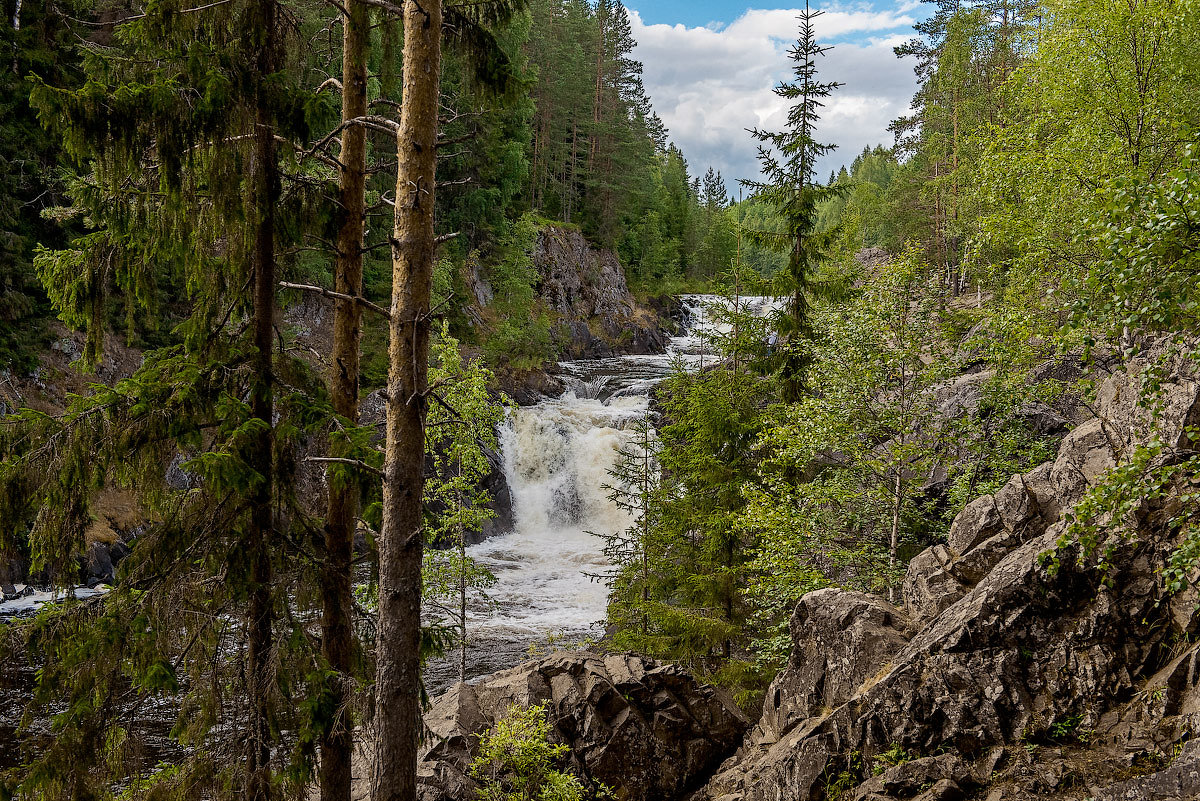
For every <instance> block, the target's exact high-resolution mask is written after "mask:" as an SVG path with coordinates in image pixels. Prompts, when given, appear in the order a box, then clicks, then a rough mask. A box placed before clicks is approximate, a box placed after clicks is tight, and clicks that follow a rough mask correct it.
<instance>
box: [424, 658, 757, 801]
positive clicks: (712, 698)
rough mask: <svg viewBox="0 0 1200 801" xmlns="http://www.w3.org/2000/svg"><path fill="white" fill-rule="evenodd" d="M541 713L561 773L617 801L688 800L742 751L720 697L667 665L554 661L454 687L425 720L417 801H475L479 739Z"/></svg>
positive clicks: (735, 723)
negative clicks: (511, 716) (473, 768)
mask: <svg viewBox="0 0 1200 801" xmlns="http://www.w3.org/2000/svg"><path fill="white" fill-rule="evenodd" d="M534 704H545V705H546V709H547V715H548V718H549V721H550V724H551V734H550V737H551V740H552V741H553V742H558V743H563V744H565V745H567V746H568V747H569V749H570V752H569V756H568V758H567V759H566V761H565V764H564V767H565V768H566V769H568V770H570V771H571V772H572V773H574V774H576V775H577V776H579V777H580V778H581V780H583V781H584V782H585V783H586V784H588V785H591V786H594V785H596V784H598V783H603V784H605V785H607V786H609V787H611V788H612V790H613V792H614V794H615V796H616V798H617V799H620V800H621V801H671V799H676V798H680V797H682V796H683V795H684V794H685V793H686V792H688V791H690V790H694V789H695V788H696V787H698V786H699V784H701V783H702V782H703V780H705V779H706V778H707V777H708V775H709V774H710V773H711V772H712V771H713V770H714V769H715V768H716V767H717V766H718V765H720V763H721V761H722V760H723V759H724V758H725V757H727V756H728V755H729V754H731V753H732V752H733V750H734V749H736V748H737V746H738V744H739V743H740V742H741V739H742V735H743V733H744V732H745V730H746V729H747V728H748V727H749V725H750V721H749V720H748V719H747V718H746V716H745V715H744V714H742V712H741V711H740V710H739V709H738V708H737V706H736V705H735V704H734V703H733V701H732V699H731V698H730V697H729V696H728V694H726V693H725V692H723V691H721V690H717V689H715V688H713V687H710V686H708V685H705V684H702V683H700V682H698V681H697V680H696V679H695V678H693V677H692V676H691V675H690V674H688V673H687V672H686V671H685V670H683V669H682V668H680V667H678V666H676V665H669V664H663V663H659V662H656V661H654V660H651V659H646V658H643V657H638V656H631V655H626V654H607V655H602V654H599V653H595V652H591V651H580V652H566V651H561V652H557V653H554V654H551V655H550V656H548V657H546V658H544V659H540V660H534V661H530V662H526V663H524V664H522V665H519V666H517V667H515V668H512V669H511V670H506V671H503V672H501V673H498V674H496V675H494V676H492V677H490V678H488V679H484V680H483V681H481V682H479V683H478V684H475V685H466V684H459V685H457V686H456V687H454V688H452V689H451V690H450V691H448V692H447V693H445V694H444V695H442V696H441V697H440V698H438V699H437V700H436V701H435V702H434V703H433V705H432V706H431V707H430V709H429V711H428V712H427V714H426V716H425V721H426V724H427V725H428V727H429V729H430V731H431V732H432V735H433V736H432V738H431V742H430V744H429V745H428V746H426V748H425V750H424V752H423V754H422V759H421V763H420V767H419V778H418V781H419V784H420V796H419V797H420V798H421V799H422V801H458V800H459V799H466V798H473V797H475V790H476V786H475V783H474V781H473V780H472V779H471V778H470V777H469V776H468V775H467V772H468V770H469V766H470V763H471V761H472V760H473V759H474V757H475V754H476V749H477V746H478V738H479V735H481V734H482V733H483V732H485V731H486V730H487V729H488V728H489V727H490V726H492V725H493V724H494V723H495V722H496V721H497V720H499V719H501V718H503V717H504V716H505V715H506V714H507V713H508V711H509V710H510V709H511V708H512V707H513V706H518V707H525V706H530V705H534Z"/></svg>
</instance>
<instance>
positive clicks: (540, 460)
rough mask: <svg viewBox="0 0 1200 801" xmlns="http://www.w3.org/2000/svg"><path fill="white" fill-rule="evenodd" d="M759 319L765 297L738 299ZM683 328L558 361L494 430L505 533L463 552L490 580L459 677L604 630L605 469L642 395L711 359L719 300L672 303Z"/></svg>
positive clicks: (617, 519) (474, 611)
mask: <svg viewBox="0 0 1200 801" xmlns="http://www.w3.org/2000/svg"><path fill="white" fill-rule="evenodd" d="M743 300H744V302H745V303H746V304H747V305H746V308H749V309H751V310H753V311H754V312H755V313H756V314H760V315H761V314H765V313H767V311H769V310H770V309H771V308H772V307H773V306H772V302H771V301H770V300H769V299H767V298H744V299H743ZM681 302H682V306H683V311H684V327H685V331H684V333H683V335H681V336H678V337H675V338H674V339H672V340H671V343H670V345H669V347H668V349H667V352H666V353H662V354H653V355H640V356H620V357H615V358H611V359H598V360H590V361H577V362H563V363H560V364H559V365H558V373H559V375H560V376H561V377H562V378H563V379H564V381H565V382H566V383H567V385H568V390H567V392H566V393H565V394H563V395H562V397H559V398H547V399H545V400H543V401H542V402H540V403H538V404H536V405H534V406H526V407H522V408H519V409H514V410H512V412H511V413H510V414H509V416H508V419H507V421H506V422H505V423H504V426H503V428H502V429H501V432H500V444H501V449H502V452H503V458H504V473H505V478H506V479H507V482H508V486H509V488H510V490H511V491H512V496H513V514H514V526H513V531H511V532H510V533H508V534H504V535H502V536H499V537H494V538H492V539H490V540H487V541H485V542H482V543H480V544H479V545H475V546H472V547H471V548H470V549H468V552H469V553H470V555H471V556H472V557H473V558H475V559H476V560H477V561H478V562H479V563H481V564H482V565H484V566H486V567H487V568H488V569H489V570H491V571H492V573H493V574H494V575H495V576H496V578H497V583H496V585H495V586H494V587H492V588H491V589H490V590H489V591H488V595H489V598H490V600H488V601H487V602H475V603H473V604H472V607H471V609H470V612H469V614H468V625H467V630H468V637H469V639H470V644H469V646H468V662H469V666H468V673H469V675H471V676H481V675H485V674H487V673H491V672H494V671H496V670H501V669H504V668H507V667H511V666H512V665H514V664H516V663H517V662H519V661H521V659H522V658H524V656H525V652H526V649H527V648H528V647H529V645H530V644H533V643H538V642H545V641H546V640H547V639H548V638H550V637H555V636H561V637H562V638H563V639H565V640H566V641H568V642H571V641H578V640H581V639H583V638H585V637H592V638H595V637H599V636H600V635H601V634H602V633H603V621H604V615H605V605H606V603H607V599H608V590H607V587H605V586H604V584H603V583H602V582H601V581H598V580H596V579H595V578H593V577H594V576H597V575H599V574H602V573H603V572H604V571H605V569H606V568H607V564H606V563H605V560H604V556H603V554H602V551H601V546H602V542H601V540H600V539H599V538H598V537H597V536H595V534H608V533H612V532H616V531H619V530H621V529H623V528H626V527H628V526H629V525H630V523H631V520H630V518H629V516H628V514H627V513H626V512H624V511H622V510H621V509H619V508H618V507H617V506H616V504H614V503H613V502H612V501H611V500H610V499H609V497H608V494H609V491H608V490H607V489H605V485H606V484H608V483H609V480H610V479H609V475H608V471H609V470H610V469H611V468H612V467H613V465H614V463H615V462H616V460H617V458H618V450H619V449H620V447H621V446H622V445H623V444H624V443H625V442H626V438H627V437H628V436H629V429H630V427H631V426H632V425H633V424H634V423H635V422H636V421H637V420H638V419H639V418H641V417H642V416H644V415H645V414H646V412H647V410H648V408H649V405H650V391H651V389H652V388H653V387H654V385H655V384H657V383H658V382H660V381H662V380H663V379H664V378H665V377H666V376H668V375H669V374H670V373H671V371H672V370H673V369H674V368H675V366H676V365H677V364H682V366H683V367H684V368H685V369H697V368H698V367H700V366H702V365H703V364H705V363H706V362H707V363H711V362H712V360H713V359H714V358H715V356H714V348H713V345H712V343H711V341H710V339H711V337H712V335H713V334H715V333H718V332H723V326H721V325H718V324H716V323H714V322H713V321H712V319H711V317H710V315H709V306H710V304H712V303H715V302H720V299H719V298H716V297H713V296H705V295H688V296H684V297H682V298H681ZM451 673H452V671H451V670H450V669H449V666H448V665H447V666H439V665H432V666H431V669H430V670H429V671H427V674H426V675H427V681H429V682H430V685H431V687H430V689H431V690H438V689H441V688H442V687H444V686H446V685H447V684H448V683H449V682H450V681H453V680H454V676H452V675H451Z"/></svg>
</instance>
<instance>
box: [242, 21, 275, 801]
mask: <svg viewBox="0 0 1200 801" xmlns="http://www.w3.org/2000/svg"><path fill="white" fill-rule="evenodd" d="M258 10H259V26H258V32H257V33H258V36H260V37H262V38H261V40H260V41H259V43H258V55H257V59H256V61H257V63H256V67H257V69H258V75H257V76H256V77H257V80H258V81H259V82H260V83H259V89H258V97H257V105H258V108H257V110H256V112H255V125H254V158H253V166H252V173H251V183H252V187H251V197H252V203H253V215H254V217H253V224H254V253H253V256H252V265H253V269H254V346H255V349H256V352H255V356H254V382H253V387H252V390H251V414H253V415H254V417H255V418H257V419H258V420H261V421H263V422H264V423H265V424H266V425H265V426H263V428H262V430H261V433H259V434H258V441H257V442H256V443H255V446H254V451H253V456H252V459H253V462H254V464H253V467H254V469H255V470H256V471H257V472H258V474H259V475H260V476H261V477H262V481H261V484H260V485H259V487H258V490H257V491H256V493H255V496H254V498H253V499H252V502H251V510H250V522H251V525H250V530H249V531H248V532H247V542H246V548H245V552H246V557H247V559H248V560H249V567H250V598H249V601H250V604H249V610H248V613H247V621H246V623H247V625H246V628H247V634H246V637H247V649H246V650H247V662H248V665H247V682H248V684H249V688H248V689H249V696H250V697H249V702H250V721H249V736H248V737H247V754H246V798H247V799H248V800H249V801H266V799H269V798H270V796H271V769H270V759H271V728H272V727H271V721H270V695H271V685H272V684H273V683H274V682H273V671H272V659H271V645H272V637H271V628H272V619H271V618H272V587H271V585H272V575H271V544H272V541H273V539H274V529H275V526H274V515H273V495H274V493H273V489H274V485H275V471H274V454H273V451H274V432H273V429H272V423H273V417H274V393H273V386H272V385H273V383H274V370H273V367H272V356H273V349H274V343H275V213H276V204H277V202H278V199H279V191H280V177H279V165H278V163H277V154H276V148H275V126H274V123H273V120H272V111H271V108H270V105H269V98H268V95H267V91H266V89H265V86H266V83H267V77H268V76H270V75H271V74H273V73H274V72H276V71H277V70H278V69H279V64H280V61H281V58H280V53H279V42H278V37H277V30H276V23H277V21H278V11H279V10H278V6H277V5H276V2H275V0H260V2H259V7H258Z"/></svg>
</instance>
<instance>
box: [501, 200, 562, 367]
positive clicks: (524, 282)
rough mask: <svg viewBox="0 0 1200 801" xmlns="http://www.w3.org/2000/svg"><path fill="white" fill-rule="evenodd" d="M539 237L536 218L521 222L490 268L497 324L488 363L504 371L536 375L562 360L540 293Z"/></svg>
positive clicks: (513, 227) (514, 225)
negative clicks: (536, 265)
mask: <svg viewBox="0 0 1200 801" xmlns="http://www.w3.org/2000/svg"><path fill="white" fill-rule="evenodd" d="M537 235H538V234H537V226H536V224H535V222H534V220H533V218H532V217H530V216H528V215H526V216H523V217H521V218H520V219H519V220H517V221H516V222H514V223H512V225H511V227H510V228H509V229H508V230H507V231H506V232H505V234H504V235H503V236H502V237H501V239H500V241H499V242H498V244H497V247H496V249H495V258H494V261H492V262H490V263H489V266H488V276H489V278H490V280H491V284H492V290H493V292H494V293H495V299H494V300H493V302H492V303H491V304H490V305H489V312H490V313H491V314H492V315H494V318H495V322H494V323H493V325H492V328H491V330H490V331H489V332H488V335H487V339H486V340H485V341H484V345H483V348H484V353H485V355H486V356H487V359H488V362H489V363H491V364H494V365H497V366H500V367H507V368H510V369H515V370H530V369H536V368H538V367H541V366H542V365H543V364H545V363H546V362H548V361H550V360H552V359H553V358H554V357H555V356H556V355H557V354H556V350H555V346H554V342H553V340H552V339H551V336H550V326H551V320H550V315H549V313H548V312H547V311H546V310H545V309H544V308H543V307H542V305H541V303H540V301H539V300H538V298H537V297H536V295H535V292H534V287H535V286H537V282H538V275H537V270H536V269H535V268H534V266H533V250H534V248H535V247H536V246H537Z"/></svg>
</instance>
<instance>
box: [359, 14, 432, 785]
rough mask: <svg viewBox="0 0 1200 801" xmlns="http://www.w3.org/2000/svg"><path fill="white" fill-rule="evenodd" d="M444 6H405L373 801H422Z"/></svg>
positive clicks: (380, 568)
mask: <svg viewBox="0 0 1200 801" xmlns="http://www.w3.org/2000/svg"><path fill="white" fill-rule="evenodd" d="M441 34H442V3H441V0H422V2H421V3H420V4H418V3H417V2H415V0H406V2H405V4H404V59H403V63H404V105H403V108H402V110H401V114H400V129H399V131H398V132H397V134H396V151H397V160H398V169H397V175H396V227H395V233H394V241H393V243H392V309H391V315H392V319H391V332H390V333H391V337H390V342H389V345H388V358H389V362H390V369H389V374H388V387H387V452H386V455H385V458H384V479H383V482H384V483H383V528H382V531H381V532H380V543H379V639H378V642H379V646H378V652H377V667H376V677H375V681H376V690H377V694H376V708H375V715H376V736H377V741H376V749H375V750H376V764H375V776H374V788H373V789H374V793H373V798H374V801H414V800H415V799H416V796H417V786H416V779H417V775H416V774H417V735H418V729H419V726H420V725H421V702H420V674H419V671H420V654H419V647H420V640H421V554H422V550H423V539H424V533H423V532H422V530H421V498H422V494H423V492H424V484H425V477H424V467H425V411H426V391H427V389H428V384H429V334H430V328H431V320H430V317H429V312H430V309H429V303H430V295H431V292H432V284H433V255H434V245H435V242H434V234H433V209H434V206H433V203H434V191H435V186H436V185H435V176H434V171H435V165H436V146H437V133H438V85H439V81H440V75H441Z"/></svg>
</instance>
